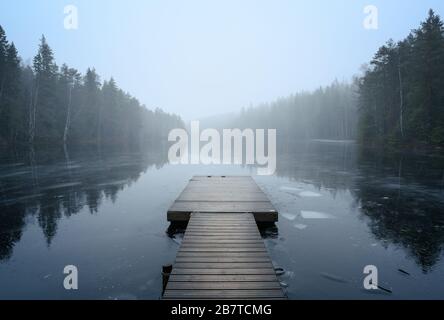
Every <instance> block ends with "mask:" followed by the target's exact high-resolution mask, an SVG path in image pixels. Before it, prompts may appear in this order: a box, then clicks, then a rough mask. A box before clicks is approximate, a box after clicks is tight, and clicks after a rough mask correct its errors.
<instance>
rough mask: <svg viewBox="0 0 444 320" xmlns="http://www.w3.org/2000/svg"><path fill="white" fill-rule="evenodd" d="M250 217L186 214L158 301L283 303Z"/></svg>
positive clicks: (239, 214)
mask: <svg viewBox="0 0 444 320" xmlns="http://www.w3.org/2000/svg"><path fill="white" fill-rule="evenodd" d="M285 298H286V296H285V294H284V292H283V290H282V288H281V285H280V283H279V281H278V279H277V277H276V274H275V271H274V267H273V264H272V262H271V260H270V258H269V256H268V253H267V249H266V248H265V245H264V243H263V241H262V238H261V236H260V233H259V230H258V228H257V225H256V222H255V219H254V217H253V214H251V213H217V214H215V213H192V214H191V218H190V221H189V223H188V227H187V230H186V232H185V236H184V239H183V242H182V245H181V248H180V250H179V252H178V254H177V258H176V262H175V264H174V265H173V271H172V274H171V276H170V278H169V281H168V284H167V287H166V290H165V293H164V296H163V299H168V300H182V299H185V300H193V299H199V300H210V299H221V300H223V299H228V300H232V299H233V300H237V299H252V300H262V299H267V300H268V299H285Z"/></svg>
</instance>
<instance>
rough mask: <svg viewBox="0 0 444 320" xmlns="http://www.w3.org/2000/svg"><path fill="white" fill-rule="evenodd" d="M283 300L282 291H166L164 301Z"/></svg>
mask: <svg viewBox="0 0 444 320" xmlns="http://www.w3.org/2000/svg"><path fill="white" fill-rule="evenodd" d="M242 298H244V299H270V298H277V299H284V295H283V294H282V289H276V290H168V291H165V295H164V299H174V300H176V299H242Z"/></svg>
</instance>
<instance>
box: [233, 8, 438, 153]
mask: <svg viewBox="0 0 444 320" xmlns="http://www.w3.org/2000/svg"><path fill="white" fill-rule="evenodd" d="M443 74H444V28H443V22H442V20H441V18H440V17H439V16H438V15H437V14H435V12H434V11H433V10H430V11H429V15H428V17H427V19H426V21H424V22H422V23H421V25H420V27H419V28H418V29H415V30H413V31H412V32H411V33H410V34H409V35H408V36H407V37H406V39H404V40H402V41H399V42H397V43H395V42H394V41H393V40H389V41H388V42H387V43H386V44H385V45H383V46H382V47H381V48H380V49H379V50H378V51H377V53H376V54H375V56H374V58H373V59H372V61H371V62H370V63H369V64H367V65H364V66H363V74H361V75H359V76H355V77H354V78H353V79H352V81H350V83H341V82H338V81H334V82H333V84H331V85H329V86H326V87H321V88H319V89H317V90H315V91H313V92H302V93H298V94H294V95H291V96H289V97H285V98H280V99H278V100H276V101H274V102H272V103H265V104H262V105H259V106H253V107H249V108H244V109H243V110H242V112H241V113H240V114H239V115H237V116H235V117H231V118H230V122H233V123H234V124H235V126H239V127H243V128H246V127H253V128H276V129H277V131H278V138H279V140H280V142H282V141H284V142H285V141H286V140H290V141H291V139H336V140H358V141H359V143H360V144H361V145H362V146H366V147H387V148H391V149H409V148H412V147H413V148H431V147H432V148H434V149H441V148H442V147H444V77H443Z"/></svg>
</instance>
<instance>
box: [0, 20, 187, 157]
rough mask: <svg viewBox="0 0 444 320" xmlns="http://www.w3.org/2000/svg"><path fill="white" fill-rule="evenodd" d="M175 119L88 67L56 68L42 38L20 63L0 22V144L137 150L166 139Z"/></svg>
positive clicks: (177, 125) (177, 120)
mask: <svg viewBox="0 0 444 320" xmlns="http://www.w3.org/2000/svg"><path fill="white" fill-rule="evenodd" d="M181 127H184V124H183V121H182V120H181V118H180V117H179V116H177V115H174V114H168V113H166V112H164V111H162V110H161V109H159V108H156V109H155V110H154V111H152V110H149V109H147V108H146V107H145V106H144V105H142V104H141V103H140V102H139V101H138V100H137V99H136V98H134V97H132V96H131V95H130V94H129V93H127V92H125V91H123V90H122V89H120V88H119V87H118V86H117V84H116V81H115V80H114V79H113V78H111V79H109V80H106V81H103V82H102V81H101V79H100V77H99V75H98V74H97V73H96V71H95V70H94V69H93V68H90V69H88V70H87V71H86V74H84V75H82V74H81V73H80V72H79V71H78V70H76V69H74V68H70V67H69V66H67V65H66V64H63V65H62V66H61V67H59V66H57V64H56V62H55V58H54V53H53V51H52V49H51V48H50V46H49V44H48V42H47V40H46V39H45V37H44V36H42V38H41V40H40V45H39V49H38V52H37V54H36V55H35V57H34V59H33V61H32V65H24V64H23V63H22V60H21V58H20V57H19V55H18V52H17V49H16V47H15V45H14V43H13V42H8V39H7V37H6V34H5V31H4V29H3V28H2V27H1V26H0V145H4V146H5V145H12V146H18V145H28V144H29V145H36V144H38V145H60V146H67V145H93V146H99V147H102V146H103V147H113V146H114V147H116V146H117V147H122V146H124V147H129V148H142V147H144V146H147V145H151V144H153V143H157V144H158V143H160V142H161V141H167V137H168V132H169V131H170V130H171V129H172V128H181Z"/></svg>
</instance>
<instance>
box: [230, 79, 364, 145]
mask: <svg viewBox="0 0 444 320" xmlns="http://www.w3.org/2000/svg"><path fill="white" fill-rule="evenodd" d="M356 91H357V89H356V87H355V86H354V85H353V84H347V83H342V82H338V81H334V82H333V83H332V84H331V85H329V86H326V87H321V88H319V89H317V90H315V91H313V92H301V93H297V94H294V95H291V96H289V97H285V98H280V99H278V100H276V101H274V102H272V103H265V104H262V105H259V106H254V107H249V108H244V109H242V111H241V113H240V114H239V115H238V116H237V117H235V119H234V125H235V126H238V127H241V128H247V127H249V128H253V129H254V128H274V129H277V133H278V137H279V139H280V140H281V141H282V140H285V139H339V140H348V139H354V138H355V136H356V127H357V125H356V124H357V121H358V117H357V112H356V103H357V94H356Z"/></svg>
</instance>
